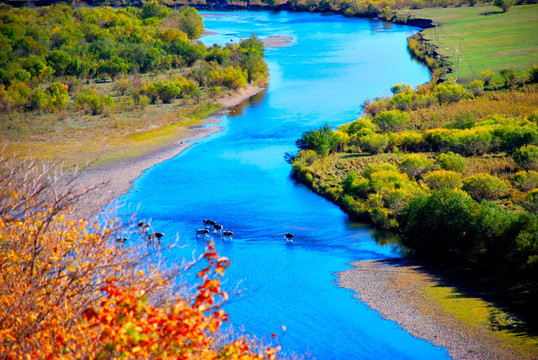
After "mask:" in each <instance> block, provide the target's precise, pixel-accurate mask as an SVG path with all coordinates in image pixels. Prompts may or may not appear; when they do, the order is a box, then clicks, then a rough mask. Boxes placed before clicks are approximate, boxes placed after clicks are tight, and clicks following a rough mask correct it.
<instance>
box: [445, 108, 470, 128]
mask: <svg viewBox="0 0 538 360" xmlns="http://www.w3.org/2000/svg"><path fill="white" fill-rule="evenodd" d="M475 125H476V120H475V118H474V116H473V114H471V113H469V112H465V113H458V114H456V119H455V120H454V121H453V122H451V123H449V124H448V125H447V128H449V129H461V130H464V129H470V128H472V127H474V126H475Z"/></svg>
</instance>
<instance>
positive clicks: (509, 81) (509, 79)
mask: <svg viewBox="0 0 538 360" xmlns="http://www.w3.org/2000/svg"><path fill="white" fill-rule="evenodd" d="M501 76H502V77H503V78H504V86H505V87H506V88H507V89H511V88H513V87H514V85H515V84H516V82H517V76H516V72H515V71H514V69H513V68H510V69H502V70H501Z"/></svg>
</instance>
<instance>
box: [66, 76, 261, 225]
mask: <svg viewBox="0 0 538 360" xmlns="http://www.w3.org/2000/svg"><path fill="white" fill-rule="evenodd" d="M266 88H267V83H265V84H262V85H259V86H254V85H248V86H247V87H245V88H242V89H240V90H239V91H237V92H236V93H234V94H233V95H231V96H228V97H224V98H221V99H219V101H218V102H219V104H220V105H221V106H222V108H221V109H219V110H217V111H216V112H214V113H213V114H211V115H210V116H208V117H207V118H205V119H202V120H201V121H200V122H199V123H198V124H197V125H195V126H191V127H189V128H187V129H186V132H183V133H182V134H181V135H180V136H178V137H177V138H176V139H174V140H173V141H171V142H169V143H167V144H163V146H160V147H159V148H157V149H156V150H153V151H151V152H148V153H145V154H142V155H139V156H135V157H131V158H128V159H120V160H117V161H114V162H112V163H109V164H107V165H100V166H92V164H89V165H88V166H87V167H86V168H85V169H83V170H81V171H80V172H79V173H77V174H75V175H74V176H75V180H74V182H73V185H72V187H73V190H74V191H75V192H79V191H85V190H88V189H93V188H95V189H94V190H92V191H89V192H88V193H87V195H86V196H85V198H84V201H83V203H81V204H78V206H77V208H76V209H74V211H75V214H76V216H79V217H86V216H90V217H91V216H95V215H97V214H99V212H100V211H101V210H102V209H103V207H104V206H106V205H109V204H111V203H113V202H115V201H116V200H117V199H118V198H119V197H120V196H121V195H124V194H126V193H127V192H128V191H129V189H130V188H131V187H132V185H133V181H134V180H136V179H138V178H139V177H140V176H141V175H142V174H143V173H144V171H146V170H147V169H149V168H151V167H153V166H155V165H157V164H159V163H161V162H164V161H166V160H169V159H172V158H174V157H176V156H178V155H179V154H180V153H181V152H183V151H184V150H186V149H187V148H189V147H190V146H192V145H194V144H195V143H196V141H197V140H200V139H202V138H205V137H207V136H209V135H211V134H213V133H216V132H219V131H221V130H222V128H221V127H220V126H218V125H217V124H218V123H219V122H220V120H221V116H222V115H225V114H226V113H227V112H228V111H229V110H230V108H232V107H234V106H237V105H240V104H242V103H243V102H245V101H247V100H248V99H250V98H251V97H253V96H255V95H257V94H259V93H260V92H262V91H264V90H266ZM207 125H212V126H207Z"/></svg>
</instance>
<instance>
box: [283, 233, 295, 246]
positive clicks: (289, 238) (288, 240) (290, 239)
mask: <svg viewBox="0 0 538 360" xmlns="http://www.w3.org/2000/svg"><path fill="white" fill-rule="evenodd" d="M284 236H285V237H286V243H288V244H293V238H294V237H295V234H290V233H286V234H285V235H284Z"/></svg>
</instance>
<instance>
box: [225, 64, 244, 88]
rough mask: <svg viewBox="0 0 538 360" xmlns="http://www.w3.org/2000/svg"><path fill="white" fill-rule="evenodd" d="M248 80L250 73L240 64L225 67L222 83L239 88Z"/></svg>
mask: <svg viewBox="0 0 538 360" xmlns="http://www.w3.org/2000/svg"><path fill="white" fill-rule="evenodd" d="M247 82H248V75H247V73H246V71H245V70H242V69H241V68H240V67H239V66H237V67H234V66H230V67H227V68H226V69H224V72H223V74H222V84H223V85H224V86H227V87H229V88H230V89H234V90H237V89H239V88H241V87H244V86H245V85H246V84H247Z"/></svg>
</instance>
